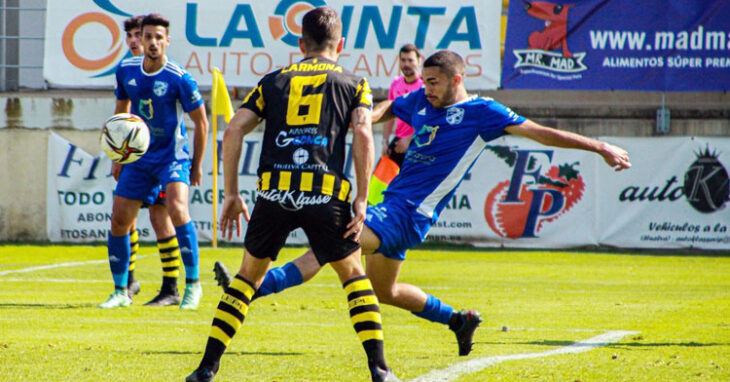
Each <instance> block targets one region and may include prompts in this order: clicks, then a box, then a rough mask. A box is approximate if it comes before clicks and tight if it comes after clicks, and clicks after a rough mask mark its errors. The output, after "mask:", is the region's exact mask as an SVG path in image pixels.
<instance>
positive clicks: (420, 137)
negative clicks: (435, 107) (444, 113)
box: [414, 125, 439, 147]
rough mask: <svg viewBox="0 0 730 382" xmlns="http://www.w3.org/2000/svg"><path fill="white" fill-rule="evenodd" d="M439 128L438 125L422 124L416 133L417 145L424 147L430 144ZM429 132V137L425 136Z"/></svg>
mask: <svg viewBox="0 0 730 382" xmlns="http://www.w3.org/2000/svg"><path fill="white" fill-rule="evenodd" d="M438 130H439V127H438V126H429V125H423V126H421V130H420V131H419V132H418V134H416V136H415V139H414V141H415V142H416V146H418V147H423V146H428V145H430V144H431V142H433V140H434V138H436V132H437V131H438ZM426 133H428V138H426V137H424V135H425V134H426Z"/></svg>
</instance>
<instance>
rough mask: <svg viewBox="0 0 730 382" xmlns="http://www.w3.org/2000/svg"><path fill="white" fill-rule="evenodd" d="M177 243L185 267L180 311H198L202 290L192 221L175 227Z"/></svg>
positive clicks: (196, 241)
mask: <svg viewBox="0 0 730 382" xmlns="http://www.w3.org/2000/svg"><path fill="white" fill-rule="evenodd" d="M175 233H176V236H177V241H178V243H180V255H181V257H182V260H183V264H184V266H185V293H184V294H183V298H182V303H180V309H184V310H194V309H198V304H200V298H201V297H202V296H203V288H202V287H201V285H200V279H199V276H198V259H199V252H198V234H197V233H196V232H195V226H194V225H193V222H192V221H188V222H187V223H185V224H183V225H181V226H177V227H175Z"/></svg>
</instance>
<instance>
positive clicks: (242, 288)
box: [230, 277, 256, 301]
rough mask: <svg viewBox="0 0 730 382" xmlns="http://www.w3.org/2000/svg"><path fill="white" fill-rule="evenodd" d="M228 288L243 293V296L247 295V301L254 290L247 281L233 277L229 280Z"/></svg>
mask: <svg viewBox="0 0 730 382" xmlns="http://www.w3.org/2000/svg"><path fill="white" fill-rule="evenodd" d="M230 288H233V289H235V290H237V291H239V292H241V293H243V295H244V296H246V297H248V299H249V301H250V300H251V296H253V294H254V293H256V291H255V290H254V289H253V288H252V287H251V285H249V284H248V283H247V282H245V281H242V280H241V279H237V278H235V277H234V278H233V281H231V285H230Z"/></svg>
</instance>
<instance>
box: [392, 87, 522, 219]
mask: <svg viewBox="0 0 730 382" xmlns="http://www.w3.org/2000/svg"><path fill="white" fill-rule="evenodd" d="M392 110H393V114H394V115H395V116H396V117H398V118H400V119H401V120H403V121H404V122H406V123H408V124H409V125H411V126H413V128H414V130H415V131H414V135H413V139H412V140H411V144H410V146H409V147H408V151H407V152H406V157H405V160H404V161H403V165H402V167H401V170H400V173H399V174H398V176H396V177H395V179H393V181H392V182H391V183H390V185H388V188H387V190H386V191H385V192H384V195H385V198H386V200H387V199H389V198H392V197H396V198H397V199H398V200H401V201H404V202H405V203H407V204H408V205H411V206H413V207H415V208H416V209H417V211H418V213H420V214H422V215H424V216H426V217H428V218H430V219H431V222H432V223H435V222H436V220H437V219H438V215H439V213H440V212H441V211H442V210H443V209H444V207H445V206H446V204H447V202H448V201H449V199H451V196H452V195H453V194H454V191H456V188H457V187H458V186H459V184H460V183H461V181H462V180H463V179H464V176H465V175H466V174H467V172H468V171H469V169H470V168H471V166H472V165H474V162H476V160H477V158H478V157H479V154H481V153H482V151H484V148H485V147H486V146H487V143H488V142H489V141H492V140H494V139H496V138H499V137H501V136H503V135H505V134H506V132H505V131H504V129H505V128H506V127H507V126H509V125H518V124H521V123H523V122H524V121H525V120H526V119H525V118H524V117H521V116H519V115H517V114H515V112H513V111H512V110H510V109H509V108H508V107H506V106H504V105H502V104H500V103H499V102H497V101H494V100H493V99H488V98H480V97H476V96H474V97H471V98H469V99H467V100H465V101H462V102H459V103H457V104H454V105H451V106H448V107H445V108H434V107H433V106H431V104H430V103H429V102H428V100H427V99H426V96H425V89H423V88H421V89H419V90H416V91H413V92H411V93H409V94H406V95H403V96H401V97H399V98H396V99H395V100H394V101H393V107H392Z"/></svg>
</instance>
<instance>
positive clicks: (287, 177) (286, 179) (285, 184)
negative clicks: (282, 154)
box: [278, 171, 291, 190]
mask: <svg viewBox="0 0 730 382" xmlns="http://www.w3.org/2000/svg"><path fill="white" fill-rule="evenodd" d="M290 185H291V171H281V172H279V187H278V189H279V190H288V189H289V187H290Z"/></svg>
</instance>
